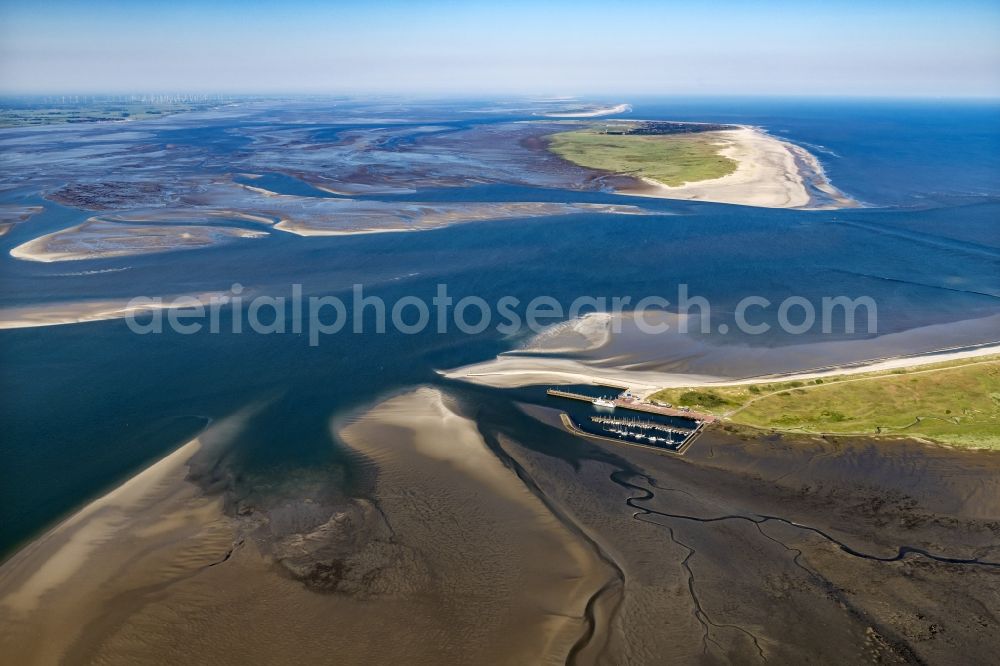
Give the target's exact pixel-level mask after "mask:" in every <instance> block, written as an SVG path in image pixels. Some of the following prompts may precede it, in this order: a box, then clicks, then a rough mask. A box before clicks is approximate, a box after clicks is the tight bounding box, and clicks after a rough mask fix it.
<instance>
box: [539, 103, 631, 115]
mask: <svg viewBox="0 0 1000 666" xmlns="http://www.w3.org/2000/svg"><path fill="white" fill-rule="evenodd" d="M631 110H632V105H631V104H616V105H615V106H607V107H601V108H598V109H593V110H589V111H565V112H560V111H553V112H551V113H543V114H541V115H543V116H545V117H546V118H599V117H601V116H613V115H617V114H619V113H628V112H629V111H631Z"/></svg>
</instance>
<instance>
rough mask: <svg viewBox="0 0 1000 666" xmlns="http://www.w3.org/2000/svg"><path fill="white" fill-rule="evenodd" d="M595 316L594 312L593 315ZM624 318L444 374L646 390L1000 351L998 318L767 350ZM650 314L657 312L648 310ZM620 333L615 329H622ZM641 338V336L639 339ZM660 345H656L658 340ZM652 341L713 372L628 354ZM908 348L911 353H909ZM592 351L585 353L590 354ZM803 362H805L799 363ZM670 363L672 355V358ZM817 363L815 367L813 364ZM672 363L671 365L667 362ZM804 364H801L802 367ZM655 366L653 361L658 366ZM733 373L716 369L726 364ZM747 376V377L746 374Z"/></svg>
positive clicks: (539, 339)
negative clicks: (993, 334) (716, 342)
mask: <svg viewBox="0 0 1000 666" xmlns="http://www.w3.org/2000/svg"><path fill="white" fill-rule="evenodd" d="M591 316H592V315H591ZM615 316H617V317H621V321H620V322H619V323H616V324H612V323H611V322H608V323H607V325H606V327H604V328H601V329H600V330H601V331H602V332H603V335H602V337H601V339H600V344H599V345H598V346H594V345H593V344H591V342H589V341H586V339H581V338H580V336H579V335H574V336H572V337H567V336H566V333H565V331H573V330H574V328H580V327H582V328H584V329H588V328H594V327H593V323H595V322H596V321H598V320H591V321H590V322H588V319H587V318H581V319H578V320H574V321H572V322H566V323H564V324H560V325H559V328H558V329H554V330H553V332H549V331H545V332H543V333H541V334H540V335H538V336H536V337H535V338H533V339H532V340H529V341H528V342H527V343H526V344H525V345H524V349H523V350H519V351H516V352H513V353H507V354H501V355H500V356H498V357H497V358H495V359H493V360H489V361H483V362H481V363H474V364H471V365H467V366H463V367H460V368H454V369H448V370H442V371H440V373H441V374H442V375H443V376H445V377H447V378H449V379H459V380H463V381H469V382H473V383H476V384H481V385H484V386H492V387H495V388H511V387H518V386H528V385H532V384H575V383H584V384H586V383H593V382H609V383H611V384H612V385H615V386H628V387H630V388H631V390H632V391H633V392H634V393H636V394H638V395H640V396H645V395H649V394H651V393H654V392H656V391H657V390H659V389H662V388H672V387H677V386H713V385H727V384H740V383H753V382H757V381H760V380H761V379H763V378H780V379H783V380H788V381H792V380H806V379H816V378H821V377H827V376H831V375H850V374H860V373H864V372H873V371H878V370H891V369H894V368H903V367H914V366H920V365H926V364H930V363H940V362H942V361H949V360H958V359H967V358H975V357H979V356H988V355H991V354H996V353H997V352H998V351H1000V341H996V342H987V343H979V342H978V341H976V342H973V341H975V340H976V337H977V336H980V335H982V334H983V333H984V332H985V331H988V330H990V328H991V327H993V326H995V323H996V321H997V320H998V319H1000V318H998V317H990V318H987V319H986V320H982V321H981V320H969V321H967V322H957V323H955V324H947V325H935V326H927V327H923V328H918V329H911V330H908V331H903V332H901V333H895V334H888V335H885V336H881V337H880V338H875V339H873V340H865V339H861V340H841V341H835V342H831V343H813V344H803V345H798V346H787V347H779V348H763V349H762V350H761V351H760V352H759V353H757V354H754V352H753V350H752V349H750V348H748V347H746V346H744V345H733V346H732V347H726V346H721V347H707V346H706V345H704V343H701V342H699V341H696V340H694V339H693V338H691V337H689V336H686V335H684V334H681V333H678V332H677V329H678V326H677V323H678V321H679V320H678V318H677V315H674V314H671V313H661V314H660V316H661V317H663V318H665V319H666V320H668V321H670V322H671V327H672V330H671V332H669V333H665V334H659V335H649V334H642V333H641V332H639V331H636V330H635V329H634V322H632V321H631V319H632V317H631V315H629V314H628V313H625V314H620V315H615ZM648 316H649V317H650V318H651V317H652V315H651V314H650V315H648ZM616 329H617V330H618V332H615V330H616ZM963 329H968V332H967V333H966V334H965V335H967V336H968V337H969V339H970V344H968V345H963V346H954V345H953V346H949V347H942V346H941V343H942V341H946V340H955V339H960V337H958V336H956V333H961V332H962V331H963ZM557 332H558V333H559V334H561V336H562V337H561V339H562V340H564V341H569V340H572V341H573V342H571V343H570V342H564V343H560V344H559V347H558V348H557V349H545V347H544V345H546V344H551V342H550V340H549V338H554V339H557V340H558V339H560V338H559V337H555V336H556V334H557ZM640 336H641V337H640ZM654 343H656V344H654ZM650 345H653V347H652V348H653V349H654V351H656V352H657V353H660V354H662V353H663V352H664V350H665V349H672V350H673V353H674V354H676V355H677V356H678V357H679V358H686V359H689V361H688V368H697V367H708V368H712V369H713V372H711V373H702V372H696V371H691V369H687V370H668V369H658V368H657V367H655V365H653V364H651V363H650V362H649V361H648V360H647V359H645V358H644V357H643V356H642V355H641V353H637V354H636V355H635V356H631V357H630V356H628V355H626V354H625V353H623V350H625V349H630V350H633V351H635V350H638V349H641V348H642V347H643V346H647V347H648V346H650ZM536 346H537V347H539V349H540V350H544V351H548V352H550V353H563V354H567V355H571V356H572V358H569V357H566V358H560V357H558V356H540V355H537V354H533V353H531V352H532V351H533V350H534V349H535V348H536ZM885 349H893V350H895V351H896V353H894V354H891V355H883V350H885ZM903 350H905V351H903ZM584 352H585V353H584ZM703 354H704V355H709V356H714V357H717V358H721V359H723V360H722V362H721V363H719V362H715V361H714V362H711V363H710V364H704V365H700V364H698V363H696V362H691V360H690V359H693V358H695V357H696V356H698V355H703ZM741 356H743V357H750V358H751V359H753V357H754V356H756V357H757V358H756V359H755V360H754V363H753V364H751V365H747V366H745V367H746V368H747V369H750V368H754V367H767V368H771V370H770V371H768V372H766V374H765V373H761V372H759V371H757V372H754V371H753V370H750V371H749V372H748V371H747V370H744V369H743V368H741V367H740V366H737V365H736V364H735V363H732V364H730V363H727V360H726V359H728V358H730V357H733V358H734V359H735V358H738V357H741ZM779 358H781V359H784V360H785V361H786V362H787V361H790V362H791V363H792V365H789V366H787V369H785V368H783V367H782V366H781V365H780V364H778V363H777V362H775V361H776V360H777V359H779ZM817 358H831V359H835V360H834V361H833V362H831V363H829V364H826V365H821V366H820V365H815V362H816V361H815V359H817ZM796 360H798V363H796ZM665 362H666V361H665ZM810 362H812V363H814V365H809V363H810ZM668 365H669V364H668ZM796 365H798V367H796ZM651 366H652V367H651ZM727 367H728V368H729V371H728V372H725V373H723V372H717V371H714V370H724V369H726V368H727ZM741 374H742V376H741Z"/></svg>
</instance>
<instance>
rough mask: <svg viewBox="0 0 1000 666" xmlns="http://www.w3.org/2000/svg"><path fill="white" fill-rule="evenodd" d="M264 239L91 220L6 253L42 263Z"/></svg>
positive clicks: (235, 232)
mask: <svg viewBox="0 0 1000 666" xmlns="http://www.w3.org/2000/svg"><path fill="white" fill-rule="evenodd" d="M267 235H268V232H266V231H259V230H253V229H240V228H237V227H221V226H206V225H193V224H191V225H180V224H178V225H153V224H128V223H125V222H119V221H116V220H110V219H104V218H96V217H95V218H91V219H89V220H88V221H86V222H84V223H83V224H79V225H77V226H75V227H70V228H68V229H62V230H60V231H55V232H53V233H50V234H45V235H44V236H39V237H38V238H35V239H32V240H30V241H28V242H26V243H22V244H21V245H18V246H17V247H15V248H13V249H12V250H11V251H10V256H12V257H14V258H15V259H23V260H25V261H40V262H45V263H50V262H54V261H79V260H84V259H108V258H113V257H130V256H135V255H143V254H154V253H157V252H171V251H174V250H189V249H196V248H201V247H208V246H212V245H219V244H222V243H226V242H232V241H234V240H237V239H244V238H261V237H263V236H267Z"/></svg>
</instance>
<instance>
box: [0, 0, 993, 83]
mask: <svg viewBox="0 0 1000 666" xmlns="http://www.w3.org/2000/svg"><path fill="white" fill-rule="evenodd" d="M0 17H2V19H3V21H2V27H0V93H2V94H6V95H18V94H42V95H45V94H49V95H52V94H93V95H97V94H112V95H113V94H157V91H165V92H164V93H163V94H169V93H168V92H166V91H177V92H176V93H174V94H199V93H201V94H227V95H234V94H249V95H253V94H262V95H276V94H278V95H291V94H372V93H375V94H407V95H409V94H421V95H428V96H454V95H465V96H474V95H501V94H503V95H507V94H509V95H583V94H586V95H601V96H614V95H631V96H637V95H649V96H658V95H683V96H698V95H706V96H717V95H732V96H744V95H752V96H833V97H986V98H992V97H997V96H1000V6H997V4H996V3H990V2H959V3H944V2H930V1H925V2H916V3H902V2H895V1H893V2H888V3H882V4H880V5H879V6H877V7H876V6H868V5H866V4H863V3H855V2H845V1H838V2H831V3H824V4H823V5H812V4H808V5H802V4H793V3H789V2H780V1H769V2H764V3H755V4H753V5H752V6H746V5H743V4H740V3H735V2H728V1H727V2H723V3H719V4H715V5H713V6H712V7H703V6H701V5H694V4H690V3H671V4H665V3H652V2H637V3H631V4H630V5H629V6H628V7H627V8H611V9H609V8H607V7H606V6H604V5H601V4H598V3H595V2H589V1H585V2H579V3H570V2H562V1H560V2H553V3H548V4H546V5H544V6H535V5H533V4H531V3H524V2H519V1H515V2H512V3H507V4H505V5H504V6H503V7H496V6H493V5H488V4H484V3H478V2H472V3H465V4H456V3H449V2H426V3H420V4H419V5H417V4H415V3H414V4H409V3H401V2H387V3H382V4H380V5H379V6H378V7H372V6H368V5H365V6H355V5H352V4H337V5H333V6H330V5H327V4H323V3H318V2H313V1H312V0H293V1H292V2H287V3H274V2H271V1H270V0H267V1H264V2H249V3H236V2H230V1H224V2H221V3H216V4H214V5H213V6H211V7H203V6H200V5H199V4H198V3H194V2H189V1H187V0H182V1H181V2H177V3H173V4H172V5H171V6H169V7H150V6H143V5H139V6H137V5H133V4H129V3H124V2H119V1H117V0H103V1H98V2H95V3H90V4H87V5H85V6H83V5H77V4H74V3H70V2H65V1H63V0H56V1H54V2H36V3H31V4H30V5H29V4H26V3H21V2H2V3H0Z"/></svg>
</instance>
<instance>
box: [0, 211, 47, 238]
mask: <svg viewBox="0 0 1000 666" xmlns="http://www.w3.org/2000/svg"><path fill="white" fill-rule="evenodd" d="M43 210H44V208H42V207H41V206H18V205H14V204H5V205H0V236H3V235H5V234H6V233H7V232H9V231H10V230H11V229H13V228H14V225H16V224H18V223H20V222H24V221H25V220H28V219H31V217H33V216H35V215H37V214H38V213H41V212H42V211H43Z"/></svg>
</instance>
